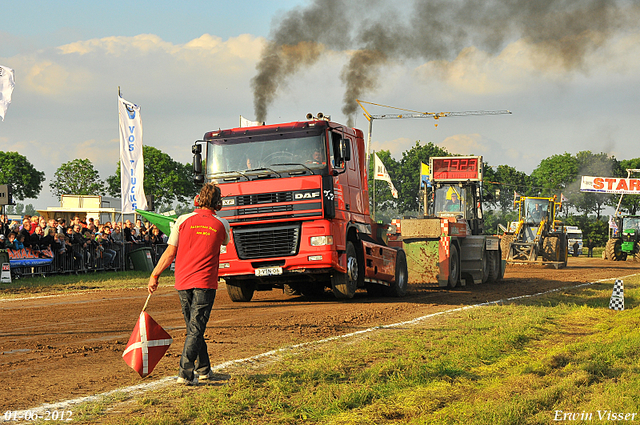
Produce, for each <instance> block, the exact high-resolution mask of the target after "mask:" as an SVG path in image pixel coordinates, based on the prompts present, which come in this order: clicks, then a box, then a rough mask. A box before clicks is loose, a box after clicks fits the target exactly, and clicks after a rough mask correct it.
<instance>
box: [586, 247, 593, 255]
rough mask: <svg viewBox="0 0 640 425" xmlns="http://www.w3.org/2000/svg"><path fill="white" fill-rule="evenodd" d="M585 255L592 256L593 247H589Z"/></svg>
mask: <svg viewBox="0 0 640 425" xmlns="http://www.w3.org/2000/svg"><path fill="white" fill-rule="evenodd" d="M587 257H593V248H591V247H589V253H588V254H587Z"/></svg>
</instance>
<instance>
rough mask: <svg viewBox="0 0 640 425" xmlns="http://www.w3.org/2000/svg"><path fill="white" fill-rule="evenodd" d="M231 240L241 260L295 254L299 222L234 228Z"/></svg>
mask: <svg viewBox="0 0 640 425" xmlns="http://www.w3.org/2000/svg"><path fill="white" fill-rule="evenodd" d="M233 240H234V243H235V246H236V250H237V251H238V258H240V259H241V260H249V259H254V258H272V257H286V256H291V255H296V253H297V252H298V245H299V241H300V224H294V225H286V226H268V227H258V228H256V227H250V228H235V229H233Z"/></svg>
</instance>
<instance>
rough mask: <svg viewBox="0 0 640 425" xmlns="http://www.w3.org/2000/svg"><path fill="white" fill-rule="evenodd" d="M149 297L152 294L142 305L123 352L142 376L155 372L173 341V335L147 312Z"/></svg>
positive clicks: (125, 359) (125, 358)
mask: <svg viewBox="0 0 640 425" xmlns="http://www.w3.org/2000/svg"><path fill="white" fill-rule="evenodd" d="M149 298H151V294H149V296H148V297H147V301H146V302H145V303H144V307H142V312H141V313H140V318H139V319H138V323H136V326H135V327H134V328H133V333H132V334H131V338H129V342H128V343H127V347H126V348H125V350H124V353H122V358H123V359H124V361H125V363H127V364H128V365H129V366H130V367H131V368H132V369H133V370H135V371H136V372H138V374H140V377H142V378H144V377H145V376H147V375H149V374H150V373H151V372H153V369H154V368H155V367H156V365H157V364H158V363H159V362H160V359H162V357H163V356H164V353H166V352H167V350H168V349H169V346H170V345H171V343H172V342H173V339H171V335H169V334H168V333H167V331H165V330H164V329H162V326H160V325H159V324H158V323H156V321H155V320H153V318H151V316H149V314H147V312H145V310H146V309H147V304H148V303H149Z"/></svg>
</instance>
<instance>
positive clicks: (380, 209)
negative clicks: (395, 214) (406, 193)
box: [369, 151, 402, 220]
mask: <svg viewBox="0 0 640 425" xmlns="http://www.w3.org/2000/svg"><path fill="white" fill-rule="evenodd" d="M375 155H377V156H378V158H380V161H382V163H383V164H384V166H385V168H386V169H387V173H389V177H390V178H391V181H392V182H393V186H394V187H395V188H396V190H398V199H396V198H394V197H393V195H392V194H391V188H390V187H389V184H388V183H387V182H384V181H382V180H374V178H373V177H374V176H375ZM399 170H400V164H399V163H398V161H396V160H395V159H393V158H392V157H391V152H389V151H378V152H373V153H372V154H371V157H370V159H369V198H370V201H371V213H372V214H373V211H374V210H375V213H376V214H375V215H376V217H375V219H376V220H378V219H382V215H384V216H386V215H387V214H385V212H388V211H389V210H396V209H397V206H398V200H399V199H402V195H401V192H400V190H399V189H398V186H399V185H398V173H399ZM374 188H375V191H374ZM374 200H375V205H373V202H374ZM383 220H384V219H383Z"/></svg>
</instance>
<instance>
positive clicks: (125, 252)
mask: <svg viewBox="0 0 640 425" xmlns="http://www.w3.org/2000/svg"><path fill="white" fill-rule="evenodd" d="M144 246H147V247H149V248H151V258H152V261H153V265H154V266H155V265H156V264H157V262H158V260H159V259H160V256H161V255H162V253H163V252H164V250H165V249H166V248H167V245H166V244H153V245H150V246H148V245H144V244H135V243H125V244H124V245H116V244H112V245H111V246H110V248H108V249H104V250H102V249H100V247H98V246H96V245H89V246H87V247H82V246H79V245H74V246H68V247H67V248H66V249H65V251H64V252H62V253H60V252H52V251H51V249H50V248H47V249H46V250H31V249H29V248H25V249H22V250H12V249H8V250H6V251H7V253H8V254H9V264H10V266H11V276H12V279H20V278H22V277H30V276H43V277H44V276H49V275H55V274H80V273H89V272H100V271H116V272H118V271H126V270H132V269H133V268H134V266H133V262H132V261H131V259H130V258H129V253H130V252H131V251H134V250H136V249H139V248H141V247H144Z"/></svg>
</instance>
